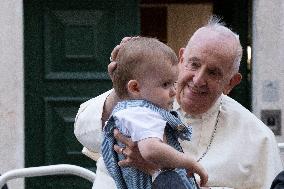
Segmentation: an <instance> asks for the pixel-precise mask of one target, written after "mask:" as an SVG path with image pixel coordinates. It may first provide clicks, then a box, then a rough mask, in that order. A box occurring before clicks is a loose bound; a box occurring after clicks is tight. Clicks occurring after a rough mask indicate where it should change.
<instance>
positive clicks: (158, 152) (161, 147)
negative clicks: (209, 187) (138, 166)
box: [138, 138, 208, 186]
mask: <svg viewBox="0 0 284 189" xmlns="http://www.w3.org/2000/svg"><path fill="white" fill-rule="evenodd" d="M138 148H139V150H140V153H141V155H142V157H143V158H144V159H145V160H147V161H150V162H153V163H155V164H157V165H158V166H159V167H161V168H185V169H187V170H188V172H191V173H192V172H194V173H197V174H198V175H199V176H200V178H201V186H204V185H205V184H206V182H207V180H208V175H207V172H206V171H205V169H204V168H203V167H202V166H201V164H200V163H198V162H197V161H196V160H194V159H193V158H192V157H190V156H189V155H186V154H184V153H181V152H179V151H177V150H175V149H174V148H172V147H171V146H169V145H167V144H165V143H163V142H162V141H161V140H160V139H158V138H147V139H144V140H141V141H139V142H138Z"/></svg>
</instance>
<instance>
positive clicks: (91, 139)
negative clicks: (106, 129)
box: [74, 90, 112, 153]
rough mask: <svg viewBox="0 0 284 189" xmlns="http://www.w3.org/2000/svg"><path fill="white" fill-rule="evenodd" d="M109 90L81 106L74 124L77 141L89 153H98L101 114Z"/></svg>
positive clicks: (100, 141) (100, 137) (100, 136)
mask: <svg viewBox="0 0 284 189" xmlns="http://www.w3.org/2000/svg"><path fill="white" fill-rule="evenodd" d="M111 92H112V90H109V91H107V92H105V93H103V94H101V95H100V96H97V97H96V98H92V99H90V100H88V101H86V102H84V103H83V104H81V106H80V108H79V110H78V113H77V115H76V118H75V123H74V134H75V136H76V138H77V140H78V141H79V142H80V143H81V144H82V145H83V146H85V147H86V148H88V149H89V150H90V151H92V152H95V153H99V152H100V147H101V143H102V120H101V118H102V112H103V107H104V102H105V100H106V98H107V97H108V95H109V94H110V93H111Z"/></svg>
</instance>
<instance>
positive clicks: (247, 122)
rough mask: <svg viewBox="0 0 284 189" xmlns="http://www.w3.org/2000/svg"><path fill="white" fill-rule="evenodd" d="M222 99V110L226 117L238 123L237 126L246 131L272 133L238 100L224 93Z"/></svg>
mask: <svg viewBox="0 0 284 189" xmlns="http://www.w3.org/2000/svg"><path fill="white" fill-rule="evenodd" d="M222 99H223V104H224V107H223V110H224V112H225V113H226V115H227V116H228V117H231V119H232V120H234V123H235V124H237V123H239V124H238V127H239V126H240V125H241V126H243V127H244V128H245V129H246V130H247V131H249V130H251V131H253V132H256V133H259V134H263V135H265V136H267V135H269V136H271V135H273V133H272V131H271V130H270V129H269V128H268V127H267V126H266V125H265V124H264V123H263V122H262V121H261V120H260V119H259V118H258V117H256V116H255V115H254V114H253V113H252V112H250V111H249V110H248V109H246V108H245V107H244V106H242V105H241V104H240V103H239V102H237V101H236V100H234V99H233V98H231V97H229V96H226V95H223V97H222Z"/></svg>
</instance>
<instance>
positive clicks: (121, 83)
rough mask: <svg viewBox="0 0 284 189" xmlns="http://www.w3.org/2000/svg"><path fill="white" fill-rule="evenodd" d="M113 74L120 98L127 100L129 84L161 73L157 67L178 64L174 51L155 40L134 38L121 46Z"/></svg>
mask: <svg viewBox="0 0 284 189" xmlns="http://www.w3.org/2000/svg"><path fill="white" fill-rule="evenodd" d="M116 62H117V68H116V69H115V71H114V72H113V87H114V89H115V91H116V93H117V95H118V97H119V98H127V97H128V90H127V83H128V81H130V80H140V79H142V78H145V77H147V75H148V74H155V73H158V72H159V69H158V68H159V67H158V66H157V65H161V64H165V62H170V63H171V64H172V65H177V64H178V59H177V56H176V54H175V53H174V51H173V50H172V49H171V48H170V47H168V46H167V45H165V44H164V43H162V42H160V41H159V40H157V39H155V38H148V37H138V38H132V39H130V40H129V41H127V42H126V43H125V44H123V45H122V46H121V48H120V49H119V52H118V55H117V57H116Z"/></svg>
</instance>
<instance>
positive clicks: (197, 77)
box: [193, 70, 206, 87]
mask: <svg viewBox="0 0 284 189" xmlns="http://www.w3.org/2000/svg"><path fill="white" fill-rule="evenodd" d="M193 84H194V85H195V86H199V87H200V86H203V85H206V73H205V71H204V70H199V71H197V72H195V74H194V76H193Z"/></svg>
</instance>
